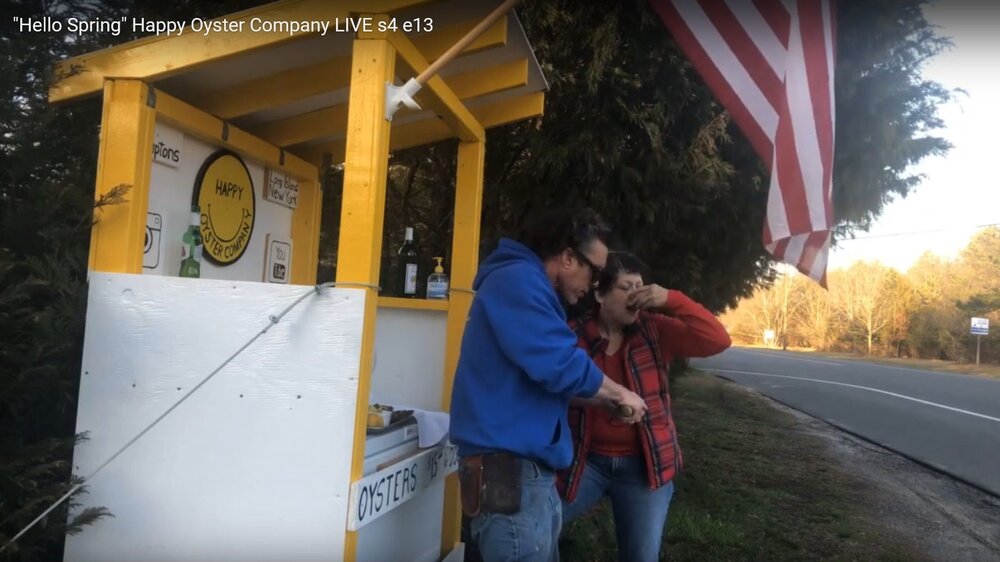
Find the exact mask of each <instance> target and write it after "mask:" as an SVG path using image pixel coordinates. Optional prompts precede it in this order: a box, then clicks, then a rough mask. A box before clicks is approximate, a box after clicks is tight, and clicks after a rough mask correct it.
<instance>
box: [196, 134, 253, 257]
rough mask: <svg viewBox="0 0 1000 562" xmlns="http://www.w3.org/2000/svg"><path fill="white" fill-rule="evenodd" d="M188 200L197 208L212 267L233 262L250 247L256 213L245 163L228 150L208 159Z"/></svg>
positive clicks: (205, 251) (205, 247)
mask: <svg viewBox="0 0 1000 562" xmlns="http://www.w3.org/2000/svg"><path fill="white" fill-rule="evenodd" d="M192 199H193V203H194V204H197V205H198V206H199V208H201V236H202V239H203V240H204V244H205V246H204V256H205V258H206V259H207V260H208V261H210V262H212V263H214V264H216V265H230V264H232V263H235V262H236V261H237V260H239V259H240V257H242V256H243V253H244V252H246V249H247V247H248V246H249V245H250V238H251V236H252V235H253V225H254V216H255V211H256V207H255V199H254V191H253V181H252V180H251V179H250V171H249V170H247V167H246V164H244V163H243V160H241V159H240V157H239V156H237V155H236V154H235V153H233V152H230V151H228V150H220V151H219V152H216V153H215V154H213V155H211V156H209V157H208V159H207V160H205V163H204V164H203V165H202V167H201V170H200V171H199V172H198V179H197V180H196V181H195V186H194V194H193V197H192Z"/></svg>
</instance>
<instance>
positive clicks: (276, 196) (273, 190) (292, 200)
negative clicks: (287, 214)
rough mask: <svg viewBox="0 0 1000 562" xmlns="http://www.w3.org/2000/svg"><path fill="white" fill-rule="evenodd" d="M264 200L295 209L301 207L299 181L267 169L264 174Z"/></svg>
mask: <svg viewBox="0 0 1000 562" xmlns="http://www.w3.org/2000/svg"><path fill="white" fill-rule="evenodd" d="M264 175H265V176H266V177H265V178H264V199H266V200H268V201H271V202H272V203H277V204H279V205H283V206H285V207H288V208H289V209H294V208H296V207H298V206H299V181H298V180H297V179H295V178H293V177H291V176H289V175H285V174H283V173H281V172H279V171H278V170H273V169H271V168H268V169H267V172H266V173H265V174H264Z"/></svg>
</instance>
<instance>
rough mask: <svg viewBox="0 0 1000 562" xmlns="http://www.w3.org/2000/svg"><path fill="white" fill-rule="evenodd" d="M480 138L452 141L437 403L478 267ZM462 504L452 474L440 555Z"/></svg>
mask: <svg viewBox="0 0 1000 562" xmlns="http://www.w3.org/2000/svg"><path fill="white" fill-rule="evenodd" d="M485 158H486V143H485V142H463V143H459V145H458V175H457V177H456V180H455V226H454V232H453V233H452V243H451V279H450V281H451V294H450V295H449V299H450V303H449V306H448V327H447V340H446V341H447V343H446V347H445V355H444V386H443V389H442V396H441V406H442V408H443V409H444V411H446V412H447V411H448V410H449V409H450V406H451V388H452V383H453V382H454V380H455V367H456V366H457V365H458V352H459V350H460V348H461V346H462V334H463V332H464V331H465V319H466V318H468V316H469V308H470V307H471V306H472V296H473V294H472V280H473V279H474V278H475V277H476V270H477V269H478V267H479V225H480V218H481V215H482V206H483V166H484V163H485ZM461 533H462V506H461V502H460V499H459V493H458V475H457V474H451V475H449V476H448V478H447V480H446V481H445V492H444V522H443V523H442V527H441V556H442V557H443V556H445V555H447V554H448V553H449V552H451V550H452V549H453V548H455V544H456V543H458V542H459V541H460V540H461Z"/></svg>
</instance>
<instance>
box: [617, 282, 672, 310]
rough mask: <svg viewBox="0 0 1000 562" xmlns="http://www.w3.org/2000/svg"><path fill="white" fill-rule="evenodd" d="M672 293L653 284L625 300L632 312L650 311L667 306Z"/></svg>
mask: <svg viewBox="0 0 1000 562" xmlns="http://www.w3.org/2000/svg"><path fill="white" fill-rule="evenodd" d="M669 293H670V291H668V290H667V289H664V288H663V287H661V286H659V285H657V284H655V283H654V284H652V285H643V286H642V287H639V288H638V289H635V290H633V291H632V292H631V293H629V295H628V298H627V299H626V300H625V305H626V306H627V307H628V308H629V309H630V310H648V309H651V308H664V307H665V306H666V305H667V295H668V294H669Z"/></svg>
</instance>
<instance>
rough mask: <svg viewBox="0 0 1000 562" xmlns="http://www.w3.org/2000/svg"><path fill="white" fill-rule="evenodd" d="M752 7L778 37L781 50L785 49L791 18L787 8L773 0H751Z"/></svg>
mask: <svg viewBox="0 0 1000 562" xmlns="http://www.w3.org/2000/svg"><path fill="white" fill-rule="evenodd" d="M753 7H754V8H756V9H757V12H758V13H760V15H761V17H763V18H764V21H765V22H767V24H768V25H769V26H770V27H771V31H772V32H773V33H774V35H775V36H776V37H777V38H778V41H780V42H781V47H782V49H781V50H782V51H784V50H785V49H787V48H788V33H789V30H791V19H792V18H791V15H789V13H788V8H787V7H785V6H784V5H783V4H781V3H780V2H775V1H774V0H753ZM782 56H784V55H782Z"/></svg>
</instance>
